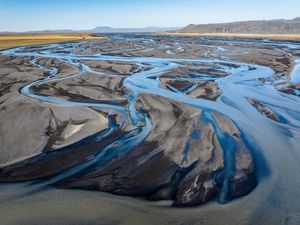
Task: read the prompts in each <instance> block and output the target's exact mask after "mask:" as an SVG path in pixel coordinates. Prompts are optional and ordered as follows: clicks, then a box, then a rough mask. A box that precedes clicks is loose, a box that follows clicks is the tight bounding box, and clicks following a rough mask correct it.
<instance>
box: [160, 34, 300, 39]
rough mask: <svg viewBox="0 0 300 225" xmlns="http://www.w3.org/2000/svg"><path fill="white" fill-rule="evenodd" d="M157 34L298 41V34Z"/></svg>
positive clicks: (299, 36)
mask: <svg viewBox="0 0 300 225" xmlns="http://www.w3.org/2000/svg"><path fill="white" fill-rule="evenodd" d="M155 35H157V36H177V37H217V38H242V39H247V38H249V39H270V40H281V41H300V34H242V33H179V32H178V33H176V32H174V33H173V32H162V33H156V34H155Z"/></svg>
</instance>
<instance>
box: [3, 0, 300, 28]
mask: <svg viewBox="0 0 300 225" xmlns="http://www.w3.org/2000/svg"><path fill="white" fill-rule="evenodd" d="M299 16H300V0H284V1H283V0H251V1H249V0H247V1H242V0H209V1H207V0H205V1H204V0H0V31H32V30H46V29H92V28H94V27H96V26H112V27H132V28H136V27H148V26H159V27H180V26H186V25H188V24H191V23H194V24H201V23H217V22H231V21H241V20H256V19H279V18H284V19H292V18H295V17H299Z"/></svg>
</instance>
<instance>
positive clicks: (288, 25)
mask: <svg viewBox="0 0 300 225" xmlns="http://www.w3.org/2000/svg"><path fill="white" fill-rule="evenodd" d="M175 32H177V33H242V34H250V33H251V34H300V17H297V18H295V19H292V20H284V19H279V20H256V21H242V22H232V23H216V24H199V25H195V24H190V25H188V26H186V27H185V28H183V29H180V30H177V31H175Z"/></svg>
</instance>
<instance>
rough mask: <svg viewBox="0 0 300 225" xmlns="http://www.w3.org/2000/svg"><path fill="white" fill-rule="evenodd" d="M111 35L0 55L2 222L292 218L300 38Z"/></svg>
mask: <svg viewBox="0 0 300 225" xmlns="http://www.w3.org/2000/svg"><path fill="white" fill-rule="evenodd" d="M110 37H111V40H109V41H103V42H93V43H67V44H54V45H45V46H40V47H32V48H31V47H26V48H20V49H11V50H7V51H3V52H2V55H0V75H1V77H2V79H1V81H0V82H1V85H0V94H1V97H0V104H1V105H0V109H1V111H0V118H1V125H0V134H1V136H0V143H1V147H0V150H1V156H0V166H1V167H0V182H1V183H2V184H1V185H0V218H1V220H2V221H3V222H4V224H299V223H300V204H299V203H298V201H297V199H298V196H300V191H299V190H300V179H298V178H299V175H298V174H299V173H300V155H299V154H300V153H299V151H298V149H299V147H300V146H299V143H300V139H299V137H300V128H299V126H300V122H299V120H300V101H299V96H298V93H299V83H296V82H295V80H297V79H295V78H294V77H292V78H291V77H290V74H293V76H295V73H291V71H292V70H293V67H294V64H295V58H296V57H297V55H299V49H300V45H298V44H297V43H287V42H272V41H265V40H264V41H261V40H249V41H248V40H234V39H203V38H193V37H190V38H184V37H176V38H175V37H174V38H173V37H152V36H142V35H112V36H110ZM62 50H63V51H62ZM296 75H297V74H296ZM299 76H300V75H299ZM36 80H38V81H37V82H35V81H36ZM298 80H299V79H298ZM33 181H34V182H33ZM11 183H14V184H11ZM74 189H77V190H74ZM78 189H85V190H78ZM95 190H96V191H97V192H95ZM99 191H100V192H99ZM104 192H109V193H114V194H117V195H111V194H106V193H104ZM120 195H128V196H134V197H136V198H132V197H121V196H120ZM243 196H244V197H243ZM232 200H233V201H232ZM203 203H206V204H204V205H202V206H201V207H191V206H198V205H201V204H203ZM218 203H227V204H224V205H223V204H218ZM171 205H173V206H171ZM175 206H189V207H188V208H180V207H179V208H177V207H175ZM49 218H55V219H54V220H53V219H51V220H50V219H49Z"/></svg>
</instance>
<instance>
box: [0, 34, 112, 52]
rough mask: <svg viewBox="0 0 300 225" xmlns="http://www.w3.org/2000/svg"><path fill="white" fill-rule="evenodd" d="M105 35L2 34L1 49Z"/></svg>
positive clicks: (0, 39) (93, 38)
mask: <svg viewBox="0 0 300 225" xmlns="http://www.w3.org/2000/svg"><path fill="white" fill-rule="evenodd" d="M105 39H106V38H105V37H96V36H94V35H93V34H85V33H76V34H0V50H3V49H6V48H13V47H18V46H27V45H40V44H52V43H60V42H68V41H94V40H95V41H98V40H105Z"/></svg>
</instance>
